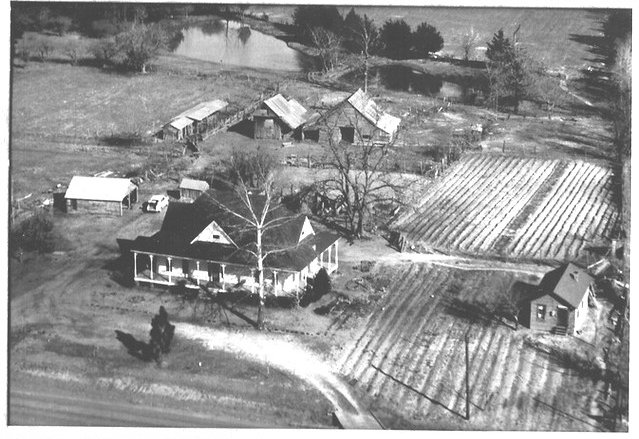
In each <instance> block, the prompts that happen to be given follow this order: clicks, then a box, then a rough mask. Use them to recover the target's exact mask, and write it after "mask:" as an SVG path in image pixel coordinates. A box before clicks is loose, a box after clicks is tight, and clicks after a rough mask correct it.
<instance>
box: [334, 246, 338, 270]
mask: <svg viewBox="0 0 639 439" xmlns="http://www.w3.org/2000/svg"><path fill="white" fill-rule="evenodd" d="M338 242H339V240H338V241H335V244H333V245H334V246H335V270H337V268H338V265H339V259H338V257H337V255H338V247H337V243H338Z"/></svg>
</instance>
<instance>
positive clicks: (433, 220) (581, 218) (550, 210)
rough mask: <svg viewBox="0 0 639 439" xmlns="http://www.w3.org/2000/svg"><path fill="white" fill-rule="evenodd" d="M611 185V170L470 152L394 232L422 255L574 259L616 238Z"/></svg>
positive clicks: (399, 221)
mask: <svg viewBox="0 0 639 439" xmlns="http://www.w3.org/2000/svg"><path fill="white" fill-rule="evenodd" d="M612 185H613V170H612V169H610V168H609V167H608V166H606V165H599V164H594V163H589V162H583V161H567V160H543V159H536V158H524V157H512V156H503V155H494V154H469V155H466V156H465V157H464V158H463V159H462V160H460V162H458V163H457V164H456V165H454V166H453V167H452V168H451V169H449V170H448V171H447V173H446V174H445V175H444V176H443V177H442V178H441V179H439V180H437V181H435V182H434V183H433V185H432V186H431V187H430V188H429V189H428V191H427V193H426V194H425V195H424V196H423V198H422V200H421V202H420V204H419V205H417V206H416V208H415V209H409V210H408V209H407V210H406V211H405V212H404V213H403V214H401V215H400V217H399V218H398V219H397V220H395V221H394V222H393V223H392V224H391V226H390V227H391V229H392V230H394V231H396V232H398V233H399V235H400V240H401V239H403V242H404V245H406V248H413V246H414V248H415V249H416V250H418V251H426V252H428V251H439V252H445V253H461V254H475V255H483V256H491V257H506V258H521V259H532V260H545V261H568V260H574V259H578V258H580V257H583V256H585V253H584V251H585V250H586V248H587V247H589V246H597V245H600V246H606V245H608V243H609V240H610V239H611V238H612V237H613V235H612V233H613V232H614V230H615V226H616V221H617V217H618V211H617V210H618V209H617V206H616V205H615V203H614V201H613V187H612Z"/></svg>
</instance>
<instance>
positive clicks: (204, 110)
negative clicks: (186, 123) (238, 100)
mask: <svg viewBox="0 0 639 439" xmlns="http://www.w3.org/2000/svg"><path fill="white" fill-rule="evenodd" d="M227 105H228V103H227V102H225V101H222V100H220V99H216V100H214V101H209V102H202V103H201V104H197V105H196V106H195V107H193V108H190V109H188V110H186V111H185V112H184V113H182V114H180V116H183V117H188V118H189V119H193V120H197V121H198V122H199V121H201V120H203V119H204V118H206V117H209V116H210V115H211V114H213V113H216V112H218V111H220V110H222V109H224V108H226V106H227Z"/></svg>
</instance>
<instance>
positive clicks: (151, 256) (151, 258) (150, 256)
mask: <svg viewBox="0 0 639 439" xmlns="http://www.w3.org/2000/svg"><path fill="white" fill-rule="evenodd" d="M149 259H150V260H151V280H153V255H149Z"/></svg>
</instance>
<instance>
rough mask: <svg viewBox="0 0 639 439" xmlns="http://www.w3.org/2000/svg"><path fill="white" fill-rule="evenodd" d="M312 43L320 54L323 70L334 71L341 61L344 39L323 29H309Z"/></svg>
mask: <svg viewBox="0 0 639 439" xmlns="http://www.w3.org/2000/svg"><path fill="white" fill-rule="evenodd" d="M309 34H310V36H311V41H312V42H313V45H314V46H315V48H316V49H317V50H318V52H319V57H320V60H321V61H322V70H323V71H324V72H328V71H330V70H333V69H334V68H335V66H336V65H337V63H338V61H339V54H340V48H341V44H342V39H341V38H340V36H339V35H337V34H336V33H334V32H331V31H330V30H327V29H324V28H322V27H314V28H311V29H309Z"/></svg>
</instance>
